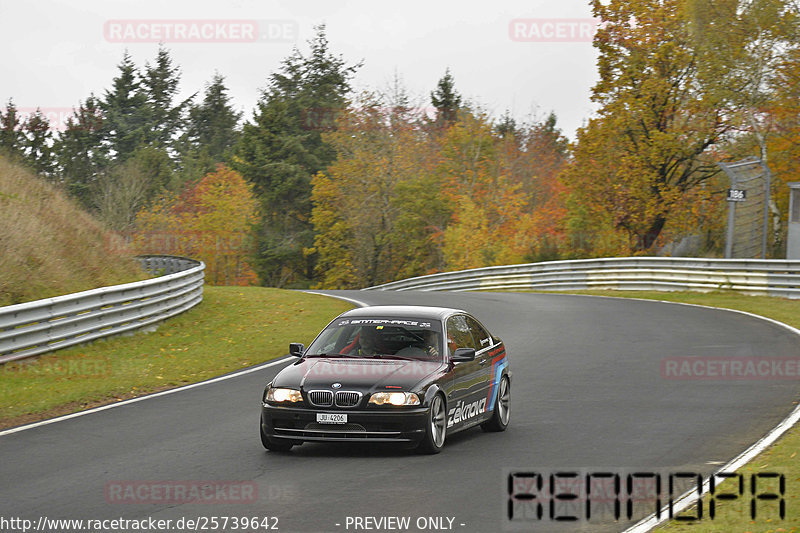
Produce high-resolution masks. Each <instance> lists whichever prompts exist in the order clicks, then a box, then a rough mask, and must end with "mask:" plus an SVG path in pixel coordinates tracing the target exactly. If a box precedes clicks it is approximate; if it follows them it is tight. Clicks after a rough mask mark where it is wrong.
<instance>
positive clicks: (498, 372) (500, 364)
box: [486, 357, 508, 411]
mask: <svg viewBox="0 0 800 533" xmlns="http://www.w3.org/2000/svg"><path fill="white" fill-rule="evenodd" d="M507 366H508V362H507V361H506V358H505V357H503V358H502V359H500V360H499V361H497V362H496V363H495V364H494V369H493V372H494V381H493V382H492V390H490V391H489V407H488V408H487V409H486V410H487V411H491V410H492V409H494V402H495V400H497V395H496V394H494V389H495V387H497V386H499V385H500V379H501V378H502V377H503V369H504V368H505V367H507Z"/></svg>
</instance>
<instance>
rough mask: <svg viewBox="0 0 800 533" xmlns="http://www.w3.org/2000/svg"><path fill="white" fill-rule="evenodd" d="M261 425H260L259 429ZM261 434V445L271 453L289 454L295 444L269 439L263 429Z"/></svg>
mask: <svg viewBox="0 0 800 533" xmlns="http://www.w3.org/2000/svg"><path fill="white" fill-rule="evenodd" d="M260 426H261V424H259V427H260ZM259 433H261V444H263V445H264V448H266V449H268V450H269V451H271V452H288V451H289V450H291V449H292V446H294V443H292V442H291V441H280V440H277V441H276V440H273V439H271V438H269V436H268V435H267V434H266V433H264V428H263V427H261V428H260V430H259Z"/></svg>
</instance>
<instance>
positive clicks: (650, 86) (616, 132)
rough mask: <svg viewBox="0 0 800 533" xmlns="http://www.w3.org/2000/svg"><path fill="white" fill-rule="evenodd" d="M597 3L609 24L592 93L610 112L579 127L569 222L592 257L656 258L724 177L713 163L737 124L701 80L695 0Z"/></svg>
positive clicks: (569, 181)
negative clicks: (678, 209)
mask: <svg viewBox="0 0 800 533" xmlns="http://www.w3.org/2000/svg"><path fill="white" fill-rule="evenodd" d="M592 6H593V11H594V14H595V16H597V17H598V18H600V19H601V20H602V22H603V24H602V25H601V27H600V29H599V30H598V32H597V34H596V36H595V40H594V45H595V47H596V48H597V49H598V52H599V59H598V69H599V75H600V79H599V81H598V82H597V84H596V85H595V86H594V88H593V92H592V99H593V100H594V101H595V102H596V103H597V104H599V105H600V110H599V111H598V116H597V117H596V118H594V119H592V120H591V121H590V123H589V124H588V125H587V126H586V127H584V128H582V129H581V130H579V132H578V145H577V148H576V151H575V154H574V161H573V162H572V164H571V165H570V167H569V169H568V170H567V171H566V173H565V175H564V182H565V184H566V185H567V186H568V187H569V188H570V191H571V192H570V194H571V198H570V200H569V202H570V205H571V207H572V209H571V214H570V218H571V220H570V221H569V224H570V227H571V228H572V231H573V233H574V232H579V233H582V234H583V235H588V236H589V237H590V239H589V240H590V241H594V242H595V244H596V245H591V243H590V245H589V246H588V249H587V250H585V252H586V253H589V254H605V253H608V252H613V251H617V252H619V253H630V252H635V253H642V252H648V251H652V249H653V247H654V245H655V244H656V242H657V239H658V238H659V236H660V235H661V232H662V230H663V229H664V226H665V224H666V223H667V220H668V217H669V213H670V211H671V209H672V208H673V206H674V205H675V204H676V203H678V202H681V201H682V198H683V197H684V196H685V195H686V194H687V192H688V191H690V190H691V189H692V188H693V187H695V186H697V185H698V184H699V183H702V182H703V181H704V180H706V179H708V178H710V177H712V176H714V175H715V174H716V173H717V172H718V168H717V166H716V164H715V163H714V161H713V160H711V158H710V157H706V156H707V151H708V149H709V147H711V146H713V145H714V144H715V143H717V142H719V141H720V140H721V139H722V137H723V135H724V134H725V133H726V132H727V131H728V130H729V129H730V127H731V126H730V124H729V123H727V122H726V121H725V116H724V110H725V108H726V102H725V95H724V94H722V93H720V92H718V91H707V90H705V88H704V86H703V85H702V84H701V83H699V82H700V81H701V78H700V76H699V64H698V55H699V54H698V50H697V48H696V47H695V46H694V44H695V43H694V41H693V37H692V34H691V32H690V27H689V14H688V12H687V9H688V7H687V2H686V1H685V0H645V1H636V2H633V1H630V0H612V1H611V2H608V3H607V2H601V1H599V0H594V1H593V3H592ZM580 240H583V241H584V242H586V239H580ZM601 241H602V242H601Z"/></svg>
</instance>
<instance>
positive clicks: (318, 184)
mask: <svg viewBox="0 0 800 533" xmlns="http://www.w3.org/2000/svg"><path fill="white" fill-rule="evenodd" d="M387 103H388V105H387ZM338 123H339V127H338V128H337V129H336V131H333V132H329V133H326V134H325V135H324V139H325V141H326V142H329V143H330V144H331V145H332V146H333V147H334V148H335V149H336V151H337V153H338V158H337V160H336V161H335V162H334V163H332V164H331V165H330V166H329V167H328V168H327V169H326V170H325V171H322V172H319V173H317V175H316V176H314V179H313V180H312V185H313V189H312V201H313V203H314V208H313V211H312V223H313V224H314V229H315V231H316V232H317V236H316V238H315V241H314V249H313V252H314V253H316V254H318V257H319V261H318V264H317V269H318V273H319V275H320V277H321V282H320V286H321V287H325V288H357V287H365V286H369V285H375V284H379V283H384V282H386V281H390V280H393V279H397V278H401V277H408V276H413V275H419V274H425V273H429V272H430V271H431V270H437V267H440V266H441V263H440V262H438V261H437V258H438V257H441V255H440V253H439V252H438V242H437V240H436V235H437V234H441V232H442V229H443V227H444V224H445V223H446V222H447V219H448V217H449V212H448V210H447V209H446V206H445V204H444V203H443V202H442V199H441V197H440V195H439V191H440V188H439V186H438V183H437V182H436V179H435V177H434V176H433V175H432V173H431V171H432V167H433V164H432V162H433V160H432V158H435V153H436V150H435V149H431V148H432V146H431V145H430V143H429V141H428V139H427V138H426V136H425V133H424V131H423V129H422V127H421V126H422V119H421V117H415V116H414V115H413V113H409V109H408V107H406V106H405V104H404V100H403V99H402V98H400V99H399V100H395V101H388V102H387V100H384V99H381V98H380V97H377V96H375V95H369V94H367V95H362V97H361V98H360V99H359V101H358V102H357V104H356V105H355V106H353V107H352V108H349V109H347V110H344V111H343V112H342V113H341V115H340V116H339V117H338Z"/></svg>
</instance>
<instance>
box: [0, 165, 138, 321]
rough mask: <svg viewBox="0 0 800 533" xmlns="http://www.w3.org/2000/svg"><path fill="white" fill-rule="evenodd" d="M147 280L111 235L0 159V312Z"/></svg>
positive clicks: (72, 204)
mask: <svg viewBox="0 0 800 533" xmlns="http://www.w3.org/2000/svg"><path fill="white" fill-rule="evenodd" d="M144 277H145V276H144V275H143V274H142V271H141V269H140V268H139V266H138V264H137V263H136V262H135V261H134V260H133V255H132V253H131V252H130V250H129V249H128V248H127V247H126V246H124V245H123V243H122V242H121V241H120V240H119V239H118V238H116V237H115V236H114V234H113V233H111V232H109V231H107V230H106V229H105V228H104V227H103V226H102V224H100V223H99V222H98V221H97V220H95V219H94V218H92V217H91V216H90V215H89V214H88V213H86V212H85V211H83V210H82V209H81V208H80V207H79V206H78V205H77V204H75V202H73V201H72V200H71V199H69V198H68V197H67V196H66V195H65V194H64V193H63V192H61V191H59V190H58V189H57V188H56V187H54V186H52V185H51V184H49V183H47V182H45V181H44V180H42V179H40V178H38V177H37V176H35V175H33V174H32V173H31V172H29V171H28V170H26V169H24V168H21V167H19V166H17V165H15V164H12V163H11V162H9V161H8V160H7V159H5V158H3V157H2V156H0V306H3V305H11V304H15V303H20V302H26V301H31V300H38V299H40V298H49V297H52V296H58V295H61V294H68V293H71V292H77V291H83V290H87V289H94V288H97V287H102V286H106V285H116V284H119V283H126V282H130V281H136V280H139V279H143V278H144Z"/></svg>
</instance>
